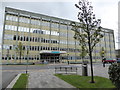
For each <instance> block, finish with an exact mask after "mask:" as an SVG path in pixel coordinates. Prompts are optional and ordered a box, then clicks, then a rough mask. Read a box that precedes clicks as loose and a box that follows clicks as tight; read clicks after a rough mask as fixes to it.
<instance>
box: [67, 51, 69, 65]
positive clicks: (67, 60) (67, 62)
mask: <svg viewBox="0 0 120 90" xmlns="http://www.w3.org/2000/svg"><path fill="white" fill-rule="evenodd" d="M67 63H68V65H69V53H68V54H67Z"/></svg>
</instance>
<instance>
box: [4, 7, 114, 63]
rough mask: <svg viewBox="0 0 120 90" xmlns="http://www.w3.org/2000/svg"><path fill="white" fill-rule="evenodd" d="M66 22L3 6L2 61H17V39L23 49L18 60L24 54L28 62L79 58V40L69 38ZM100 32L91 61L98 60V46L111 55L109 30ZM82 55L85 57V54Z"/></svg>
mask: <svg viewBox="0 0 120 90" xmlns="http://www.w3.org/2000/svg"><path fill="white" fill-rule="evenodd" d="M70 23H71V21H70V20H66V19H61V18H57V17H51V16H47V15H42V14H38V13H33V12H28V11H24V10H18V9H13V8H8V7H6V8H5V16H4V28H3V37H2V60H3V61H8V60H9V61H10V60H12V61H13V62H17V61H18V60H19V55H18V53H16V49H15V48H16V47H17V46H18V44H19V42H21V43H22V44H23V50H24V55H22V61H25V60H26V59H27V57H28V58H29V60H30V61H43V60H46V61H48V62H61V61H62V62H66V60H69V61H72V62H73V61H81V57H80V53H81V49H80V46H79V42H78V41H76V40H74V38H73V36H74V31H72V30H71V27H72V26H70ZM76 23H78V22H76ZM101 33H103V35H104V37H103V38H102V40H101V42H100V43H98V44H97V45H96V47H95V49H94V51H93V59H94V60H95V61H98V60H100V59H101V57H100V54H99V52H100V50H101V48H102V47H104V49H105V52H106V53H105V57H106V58H115V42H114V32H113V30H110V29H106V28H102V32H101ZM28 49H29V54H28V55H27V53H26V52H27V50H28ZM7 57H9V58H8V59H7ZM85 58H86V59H89V57H88V56H86V57H85Z"/></svg>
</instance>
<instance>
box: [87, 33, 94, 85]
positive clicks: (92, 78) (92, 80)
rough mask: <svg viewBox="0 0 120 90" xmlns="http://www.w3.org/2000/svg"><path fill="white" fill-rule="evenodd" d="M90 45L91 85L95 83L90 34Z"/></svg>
mask: <svg viewBox="0 0 120 90" xmlns="http://www.w3.org/2000/svg"><path fill="white" fill-rule="evenodd" d="M88 45H89V57H90V66H91V81H90V83H94V77H93V65H92V50H91V41H90V33H89V34H88Z"/></svg>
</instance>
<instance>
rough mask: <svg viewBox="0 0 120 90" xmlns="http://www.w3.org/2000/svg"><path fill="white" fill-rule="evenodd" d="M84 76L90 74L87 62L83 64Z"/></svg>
mask: <svg viewBox="0 0 120 90" xmlns="http://www.w3.org/2000/svg"><path fill="white" fill-rule="evenodd" d="M82 76H88V72H87V63H83V64H82Z"/></svg>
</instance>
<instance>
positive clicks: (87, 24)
mask: <svg viewBox="0 0 120 90" xmlns="http://www.w3.org/2000/svg"><path fill="white" fill-rule="evenodd" d="M75 6H76V7H77V8H78V9H79V12H78V20H79V22H80V23H79V24H78V23H75V22H71V25H72V30H73V31H75V35H74V38H75V39H76V40H78V41H79V42H80V45H84V47H85V49H86V51H87V52H88V54H89V57H90V65H91V83H94V77H93V65H92V52H93V49H94V47H95V46H96V44H97V43H98V42H99V41H100V39H101V38H102V37H103V35H102V34H101V31H102V29H101V26H100V23H101V20H100V19H96V17H95V14H93V7H92V6H91V4H90V2H88V1H87V0H80V1H79V3H78V4H75Z"/></svg>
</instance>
